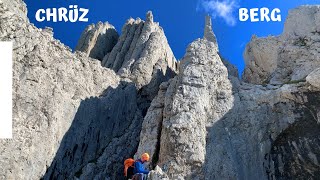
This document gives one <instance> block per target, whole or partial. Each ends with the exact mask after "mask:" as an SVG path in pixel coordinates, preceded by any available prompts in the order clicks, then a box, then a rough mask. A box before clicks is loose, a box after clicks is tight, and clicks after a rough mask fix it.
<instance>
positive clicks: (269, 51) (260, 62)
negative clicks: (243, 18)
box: [243, 36, 281, 84]
mask: <svg viewBox="0 0 320 180" xmlns="http://www.w3.org/2000/svg"><path fill="white" fill-rule="evenodd" d="M280 44H281V41H280V40H279V39H278V38H277V37H267V38H261V39H260V38H257V37H256V36H253V37H252V39H251V41H250V42H249V43H248V45H247V46H246V49H245V51H244V55H243V56H244V59H245V63H246V68H245V70H244V74H243V79H245V81H248V82H250V83H254V84H262V83H267V82H269V81H270V76H271V75H272V73H273V72H274V71H275V70H276V68H277V64H278V62H277V58H278V54H279V52H278V51H279V46H280Z"/></svg>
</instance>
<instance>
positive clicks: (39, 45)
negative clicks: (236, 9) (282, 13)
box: [0, 0, 320, 180]
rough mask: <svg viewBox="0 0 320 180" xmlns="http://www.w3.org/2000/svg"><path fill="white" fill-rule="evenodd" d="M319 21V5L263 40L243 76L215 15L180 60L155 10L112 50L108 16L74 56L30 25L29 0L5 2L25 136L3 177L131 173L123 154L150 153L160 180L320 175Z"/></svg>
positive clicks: (298, 12)
mask: <svg viewBox="0 0 320 180" xmlns="http://www.w3.org/2000/svg"><path fill="white" fill-rule="evenodd" d="M308 20H310V21H308ZM318 20H319V6H302V7H299V8H297V9H294V10H292V11H290V14H289V16H288V20H287V21H286V25H285V30H284V33H283V34H282V35H281V36H279V37H268V38H264V39H258V38H253V39H252V41H251V42H250V43H249V45H248V46H247V49H246V52H245V56H246V63H247V67H246V70H245V74H244V76H243V77H244V78H243V79H244V80H245V81H246V82H243V81H241V80H239V79H238V78H237V76H238V74H237V70H236V68H235V67H234V66H233V65H231V64H230V63H228V62H227V61H226V60H223V58H222V57H221V56H220V55H219V52H218V46H217V41H216V39H215V35H214V33H213V32H212V27H211V20H210V18H209V17H207V19H206V23H205V33H204V34H205V35H204V37H203V39H197V40H195V41H194V42H192V43H191V44H190V45H189V47H188V48H187V52H186V54H185V56H184V58H183V59H182V60H181V62H180V63H179V67H177V64H178V63H177V62H176V61H175V58H174V56H173V53H172V51H171V50H170V47H169V45H168V42H167V40H166V38H165V35H164V32H163V30H162V29H161V27H160V26H159V24H158V23H155V22H154V21H153V16H152V13H151V12H149V13H147V17H146V21H142V20H141V19H136V20H133V19H129V20H128V21H127V23H126V24H125V26H124V27H123V30H122V34H121V36H120V38H119V40H118V41H117V43H116V45H115V46H114V47H113V48H112V50H111V47H110V49H109V50H106V49H104V48H101V46H105V45H107V44H109V43H110V42H109V40H103V37H104V35H106V34H108V33H107V32H106V31H107V30H106V29H107V27H109V25H106V24H102V23H98V25H95V26H91V28H92V29H90V27H89V28H88V29H87V30H86V31H85V32H84V34H87V35H88V39H86V38H82V39H83V41H81V43H80V44H82V45H83V47H85V48H83V49H82V50H81V51H84V52H81V51H78V52H76V53H72V52H71V50H70V48H68V47H66V46H65V45H63V44H62V43H60V42H59V41H58V40H55V39H54V38H53V36H52V29H50V28H46V29H38V28H36V27H35V26H33V25H32V24H30V23H29V20H28V18H27V17H26V7H25V4H24V3H23V2H22V1H21V0H14V1H8V0H3V1H1V2H0V22H1V23H0V41H13V45H14V47H13V64H14V66H13V139H10V140H4V139H1V140H0V152H1V153H0V179H1V180H2V179H18V180H19V179H42V178H43V179H80V180H87V179H122V177H123V161H124V160H125V159H126V158H129V157H134V156H135V158H138V157H139V156H140V155H141V154H142V153H144V152H147V153H149V154H150V156H151V162H150V164H149V166H148V167H149V168H154V170H153V171H151V172H150V174H149V179H151V180H152V179H153V180H159V179H163V180H164V179H208V180H209V179H210V180H211V179H262V180H264V179H294V178H298V179H317V178H318V177H319V176H320V170H319V169H320V168H319V166H320V165H319V162H320V153H319V152H320V146H319V144H320V136H319V132H320V124H319V123H320V109H319V107H320V82H319V79H320V73H319V69H320V64H319V36H320V34H319V27H318V26H319V21H318ZM309 22H311V23H309ZM299 24H301V25H299ZM110 28H111V25H110ZM111 29H112V28H111ZM91 35H92V36H91ZM93 36H94V37H93ZM107 36H108V35H107ZM89 37H90V38H89ZM107 39H108V38H107ZM108 47H109V46H108ZM100 48H101V49H100ZM110 50H111V51H110ZM93 55H94V56H99V57H95V58H98V59H99V58H100V59H101V57H102V56H104V57H103V59H102V61H101V62H100V61H96V60H95V59H92V58H90V57H94V56H93ZM88 56H90V57H88ZM264 59H268V61H264ZM101 64H102V65H103V66H105V67H103V66H101ZM106 67H107V68H106ZM176 73H177V75H176ZM259 84H263V85H259Z"/></svg>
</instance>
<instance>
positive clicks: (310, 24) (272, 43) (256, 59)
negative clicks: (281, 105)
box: [243, 6, 320, 84]
mask: <svg viewBox="0 0 320 180" xmlns="http://www.w3.org/2000/svg"><path fill="white" fill-rule="evenodd" d="M319 17H320V6H301V7H298V8H296V9H293V10H291V11H290V12H289V15H288V18H287V20H286V23H285V28H284V32H283V34H282V35H281V36H279V37H268V38H262V39H257V38H252V40H251V42H250V43H249V44H248V45H247V47H246V51H245V53H244V58H245V62H246V69H245V71H244V74H243V79H244V80H245V81H246V82H250V83H254V84H267V83H271V84H283V83H287V82H292V81H301V80H305V78H306V76H307V75H308V74H309V73H310V72H311V71H313V70H314V69H315V68H316V67H318V66H319V65H320V53H319V51H318V49H319V48H320V43H319V39H320V33H319V29H320V27H319Z"/></svg>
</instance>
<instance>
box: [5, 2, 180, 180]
mask: <svg viewBox="0 0 320 180" xmlns="http://www.w3.org/2000/svg"><path fill="white" fill-rule="evenodd" d="M20 7H21V8H20ZM16 8H19V10H20V9H21V12H20V11H19V13H18V14H17V13H15V12H16ZM25 10H26V8H25V5H24V3H22V2H21V1H14V2H13V3H11V4H10V2H8V1H4V2H1V3H0V14H1V16H0V19H1V24H0V31H1V33H0V40H1V41H13V42H14V51H13V54H14V59H13V61H14V68H13V73H14V77H13V79H14V81H13V82H14V84H13V101H14V107H13V108H14V112H13V123H14V129H13V134H14V139H12V140H0V152H1V154H0V166H1V167H0V179H40V178H41V177H42V178H44V179H73V178H78V179H94V178H97V179H101V178H102V177H104V178H105V177H107V178H108V177H109V178H112V179H114V178H116V177H119V176H121V175H122V174H123V170H122V168H123V167H122V163H123V159H125V158H127V157H130V156H133V155H134V153H135V151H136V149H137V146H138V143H139V133H140V131H141V125H142V120H143V117H144V116H145V114H146V111H147V109H148V108H149V105H150V102H151V100H152V97H154V96H156V94H157V92H158V88H159V86H157V84H161V83H162V82H163V81H165V80H168V79H169V78H171V76H172V75H174V71H173V70H171V69H170V68H169V67H168V65H167V61H166V60H165V59H161V58H160V59H157V62H156V64H154V69H151V73H150V74H151V75H152V80H150V81H149V82H145V84H143V85H144V86H145V87H148V86H149V85H150V87H153V89H152V88H146V89H142V88H141V87H137V85H136V83H134V82H132V81H131V80H130V79H128V78H123V79H121V78H120V77H119V76H117V75H116V74H115V73H114V71H113V70H110V69H107V68H104V67H102V66H101V63H100V62H98V61H95V60H94V59H91V58H88V57H87V56H88V54H87V52H86V53H83V52H76V53H75V54H73V53H72V52H71V49H70V48H69V47H66V46H65V45H63V44H62V43H60V42H59V41H58V40H55V39H54V38H53V36H52V34H53V33H52V29H50V28H46V29H43V30H42V29H38V28H36V27H35V26H33V25H32V24H30V23H29V21H28V18H27V17H26V11H25ZM151 19H152V16H149V18H148V21H149V20H150V21H151ZM107 26H109V25H107V24H104V25H102V24H98V25H97V26H95V27H93V28H94V29H93V30H92V31H88V34H90V33H95V35H98V37H97V39H96V40H95V39H92V38H91V39H89V41H85V42H84V45H85V43H87V44H86V45H87V46H86V47H88V48H91V47H92V45H93V49H91V50H90V52H91V54H92V52H94V51H93V50H94V49H95V47H96V48H100V47H99V46H101V45H102V44H108V42H102V39H101V37H99V35H101V34H103V33H104V28H106V27H107ZM156 38H157V36H156ZM153 44H155V41H152V42H150V43H149V44H146V45H145V48H146V49H149V51H146V52H150V51H152V50H153V46H151V45H153ZM149 46H150V47H149ZM167 46H168V44H167ZM141 58H148V56H147V54H146V57H144V56H142V55H141ZM145 63H146V62H145ZM172 63H174V62H172ZM159 69H161V70H164V73H163V72H162V71H160V70H159ZM159 71H160V72H159ZM171 72H172V73H171ZM140 78H144V77H143V74H141V77H140ZM124 147H125V148H124Z"/></svg>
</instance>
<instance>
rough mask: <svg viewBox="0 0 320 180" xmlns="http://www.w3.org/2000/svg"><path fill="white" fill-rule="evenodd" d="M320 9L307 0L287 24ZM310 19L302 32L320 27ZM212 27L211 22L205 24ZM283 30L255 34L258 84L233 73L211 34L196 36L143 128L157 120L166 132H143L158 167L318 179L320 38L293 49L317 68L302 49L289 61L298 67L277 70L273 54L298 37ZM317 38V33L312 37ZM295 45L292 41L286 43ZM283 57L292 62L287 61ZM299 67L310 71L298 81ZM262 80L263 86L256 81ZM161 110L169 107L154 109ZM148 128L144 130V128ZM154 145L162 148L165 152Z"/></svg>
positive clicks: (182, 174)
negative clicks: (286, 71)
mask: <svg viewBox="0 0 320 180" xmlns="http://www.w3.org/2000/svg"><path fill="white" fill-rule="evenodd" d="M318 8H319V6H302V7H299V8H297V9H294V10H292V11H291V13H290V16H289V17H288V20H287V22H286V28H285V31H288V32H290V31H289V29H288V27H291V26H292V23H293V22H292V21H293V20H294V21H296V22H294V23H296V24H299V23H300V24H301V23H302V24H303V22H300V21H301V20H302V19H303V18H302V19H301V18H300V19H299V18H298V17H295V16H297V15H299V16H301V17H308V18H311V21H312V20H313V19H314V16H316V15H315V14H316V13H317V12H318V11H317V9H318ZM308 18H307V19H308ZM304 21H306V19H304ZM294 23H293V24H294ZM309 25H310V27H305V31H303V33H305V32H309V30H310V29H313V30H314V28H313V26H316V27H317V23H315V24H313V25H311V24H309ZM205 29H212V28H207V24H206V28H205ZM293 31H294V30H293ZM297 31H299V30H297ZM205 34H206V33H205ZM289 34H290V35H292V34H291V33H289ZM296 34H297V33H296ZM307 35H308V34H307ZM282 36H283V37H285V38H284V39H280V38H275V37H268V38H264V39H257V38H253V40H252V41H251V42H250V43H249V45H248V46H247V51H246V53H247V55H248V57H250V61H251V62H252V64H249V65H248V64H247V67H246V72H245V74H244V80H245V81H249V82H251V83H253V84H250V83H246V82H241V81H240V80H239V79H237V78H235V77H234V76H233V75H232V74H236V73H233V72H234V70H233V68H232V66H230V65H228V63H224V64H225V65H223V64H222V62H221V60H220V58H219V55H218V52H217V46H215V45H214V44H215V43H211V42H209V41H207V39H210V38H204V39H201V40H200V39H199V40H196V41H194V42H193V43H191V45H190V46H189V47H188V49H187V53H186V56H185V57H184V58H183V60H182V61H181V64H180V70H179V74H178V75H177V76H176V77H175V78H174V79H172V80H170V81H169V86H168V87H167V88H166V89H167V90H166V92H163V91H160V92H159V95H158V97H159V98H157V99H155V100H154V102H152V103H153V104H159V105H160V106H158V109H157V111H155V109H150V110H149V111H148V114H150V115H153V117H149V116H148V118H146V119H145V121H144V123H143V128H142V129H144V128H146V127H150V126H152V127H153V128H151V129H153V130H154V131H153V133H155V132H158V133H159V134H158V136H161V138H160V139H159V138H158V142H157V143H155V142H154V143H153V144H149V143H148V141H146V140H145V139H143V138H142V139H140V145H139V149H142V150H140V151H141V152H142V151H143V150H145V151H148V150H150V151H151V153H152V154H153V156H156V157H153V160H156V161H153V162H152V163H153V164H152V166H153V167H154V166H156V165H159V166H160V167H161V168H162V170H163V172H164V173H166V174H167V175H168V176H169V178H170V179H292V178H302V179H303V178H307V179H316V178H317V177H318V176H319V173H320V171H319V169H320V168H319V160H320V154H319V153H318V152H319V150H320V149H319V148H320V147H319V140H320V138H319V137H320V136H319V128H320V125H319V122H320V119H319V113H320V108H319V107H320V99H319V97H320V89H319V80H318V79H319V78H320V76H319V64H318V63H319V59H318V55H317V53H314V51H313V50H315V49H318V48H317V46H318V44H317V41H314V42H313V43H310V44H308V49H306V48H304V47H302V48H301V47H300V46H299V48H300V51H299V50H298V51H296V50H297V48H298V47H296V50H293V49H288V50H290V51H292V52H295V53H297V52H301V51H303V52H304V54H302V55H303V57H304V61H305V63H306V64H309V65H310V66H311V65H312V70H313V71H312V70H310V69H306V68H305V67H306V66H301V65H299V62H301V61H300V60H301V56H300V55H301V54H299V55H298V53H297V54H296V55H297V56H291V58H290V62H289V61H288V62H287V63H289V64H291V65H292V66H288V69H289V70H290V68H292V67H293V68H295V67H296V69H295V70H296V71H292V74H290V75H289V76H279V75H277V74H276V73H274V72H272V71H275V72H276V71H277V70H279V68H280V67H281V66H279V64H273V63H279V61H276V60H273V59H272V58H274V57H276V56H277V55H279V54H277V53H278V51H276V49H277V44H285V43H287V41H288V42H291V43H292V42H295V41H296V39H291V40H292V41H291V40H288V39H286V38H287V37H286V34H283V35H282ZM299 36H301V34H300V35H299ZM299 36H294V38H299ZM317 37H318V35H317V34H314V35H313V36H312V38H314V39H316V38H317ZM290 38H291V37H290ZM284 42H285V43H284ZM292 46H294V45H292V44H290V43H289V44H286V46H285V47H284V48H289V47H290V48H292ZM249 49H251V50H250V51H249ZM260 49H262V50H260ZM310 50H311V51H310ZM195 52H196V53H195ZM308 52H309V53H308ZM250 53H251V54H250ZM279 53H280V56H282V55H283V54H281V53H283V52H279ZM267 55H268V56H267ZM266 58H267V59H266ZM280 63H283V65H282V67H281V68H285V66H284V62H280ZM225 66H228V68H229V69H228V72H229V73H230V74H229V75H228V74H227V71H226V67H225ZM249 68H251V69H249ZM299 68H301V69H299ZM248 70H250V71H248ZM248 72H250V73H251V75H250V76H249V75H248V74H246V73H248ZM297 72H300V73H301V74H303V76H306V77H307V78H305V79H304V78H302V79H299V80H298V81H295V80H294V79H295V78H294V77H295V76H296V75H297V74H295V73H297ZM264 73H266V74H264ZM301 74H300V75H301ZM269 75H271V77H272V75H274V77H273V78H274V80H275V79H277V82H278V83H274V81H272V82H270V83H269V81H268V80H267V79H264V78H266V77H267V76H269ZM228 78H229V79H228ZM250 78H252V79H250ZM291 78H292V79H291ZM288 80H290V81H288ZM260 83H261V84H262V83H263V85H255V84H260ZM279 83H280V84H279ZM163 94H165V96H164V97H163ZM163 104H164V106H162V105H163ZM161 110H162V114H161V113H155V112H161ZM161 117H162V120H161ZM152 119H154V121H152ZM161 121H162V124H160V125H158V126H157V128H155V126H156V124H158V123H159V122H161ZM159 128H161V131H159V130H158V129H159ZM149 131H150V128H149ZM145 132H148V131H145ZM141 133H142V134H141V137H142V136H143V133H144V131H142V132H141ZM153 137H156V135H154V136H153ZM149 146H154V147H160V152H159V154H158V153H157V151H155V150H153V148H152V147H149ZM138 152H139V151H138Z"/></svg>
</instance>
